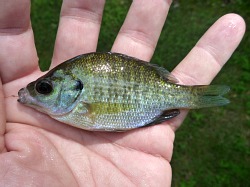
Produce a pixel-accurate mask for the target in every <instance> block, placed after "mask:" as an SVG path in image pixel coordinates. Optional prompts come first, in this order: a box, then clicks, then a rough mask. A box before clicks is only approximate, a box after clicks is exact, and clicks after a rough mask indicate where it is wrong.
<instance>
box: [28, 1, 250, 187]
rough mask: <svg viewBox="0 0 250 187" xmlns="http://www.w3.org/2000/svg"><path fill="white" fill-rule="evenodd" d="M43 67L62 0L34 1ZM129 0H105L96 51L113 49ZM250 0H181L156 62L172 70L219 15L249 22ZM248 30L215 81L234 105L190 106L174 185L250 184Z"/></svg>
mask: <svg viewBox="0 0 250 187" xmlns="http://www.w3.org/2000/svg"><path fill="white" fill-rule="evenodd" d="M32 3H33V4H32V14H31V15H32V24H33V28H34V32H35V40H36V44H37V50H38V54H39V57H40V62H41V63H40V64H41V67H42V69H43V70H44V69H46V68H48V65H49V63H50V59H51V57H52V53H53V46H54V39H55V36H56V30H57V25H58V18H59V12H60V6H61V1H49V0H35V1H32ZM129 6H130V1H115V0H109V1H107V3H106V7H105V12H104V18H103V25H102V28H101V34H100V39H99V44H98V51H109V50H110V48H111V46H112V42H113V41H114V39H115V37H116V34H117V32H118V31H119V29H120V26H121V24H122V22H123V20H124V18H125V16H126V12H127V10H128V9H129ZM249 7H250V2H249V1H243V0H231V1H230V0H224V1H223V0H216V1H215V0H210V1H208V0H205V1H195V0H190V1H185V0H179V1H178V3H175V6H172V8H171V10H170V13H169V16H168V20H167V22H166V24H165V26H164V28H163V31H162V34H161V37H160V40H159V43H158V46H157V48H156V51H155V54H154V56H153V59H152V62H154V63H157V64H160V65H161V66H164V67H165V68H167V69H169V70H172V69H173V68H174V67H175V66H176V65H177V64H178V62H180V61H181V60H182V59H183V58H184V57H185V55H186V54H187V53H188V52H189V51H190V49H191V48H192V47H193V45H194V44H195V43H196V42H197V41H198V39H199V38H200V37H201V36H202V34H203V33H204V32H205V31H206V30H207V29H208V28H209V27H210V25H211V24H212V23H213V22H215V21H216V20H217V19H218V18H219V17H221V16H222V15H224V14H226V13H230V12H235V13H238V14H240V15H241V16H243V18H244V19H245V21H246V23H247V25H249V23H250V9H249ZM249 44H250V34H249V28H248V27H247V34H246V35H245V37H244V39H243V41H242V43H241V44H240V46H239V47H238V49H237V50H236V52H235V53H234V54H233V56H232V57H231V59H230V60H229V62H228V63H227V65H226V66H225V67H224V68H223V70H222V71H221V72H220V74H219V75H218V76H217V77H216V79H215V80H214V81H213V83H223V84H227V85H230V87H231V88H232V91H231V92H230V94H228V97H229V98H230V100H231V104H230V105H228V106H226V107H220V108H212V109H202V110H196V111H192V112H191V113H190V114H189V116H188V117H187V119H186V120H185V122H184V124H183V125H182V127H181V128H180V129H179V130H178V132H177V133H176V141H175V148H174V155H173V159H172V162H171V165H172V167H173V184H172V186H183V187H186V186H203V187H204V186H247V185H248V186H250V183H249V178H248V177H249V176H250V149H249V147H250V122H249V118H250V117H249V115H250V90H249V82H250V47H249Z"/></svg>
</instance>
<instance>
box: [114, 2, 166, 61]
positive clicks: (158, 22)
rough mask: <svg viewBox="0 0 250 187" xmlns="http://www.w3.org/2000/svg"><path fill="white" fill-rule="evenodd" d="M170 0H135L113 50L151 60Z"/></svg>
mask: <svg viewBox="0 0 250 187" xmlns="http://www.w3.org/2000/svg"><path fill="white" fill-rule="evenodd" d="M169 6H170V1H166V0H165V1H163V0H157V1H145V0H144V1H142V0H135V1H133V3H132V5H131V7H130V10H129V12H128V15H127V17H126V20H125V22H124V23H123V25H122V27H121V30H120V32H119V34H118V36H117V38H116V40H115V42H114V45H113V47H112V51H114V52H119V53H124V54H127V55H130V56H134V57H137V58H139V59H142V60H146V61H149V60H150V58H151V57H152V55H153V53H154V50H155V47H156V44H157V41H158V39H159V36H160V33H161V30H162V27H163V25H164V22H165V20H166V17H167V13H168V10H169Z"/></svg>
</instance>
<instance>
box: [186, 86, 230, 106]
mask: <svg viewBox="0 0 250 187" xmlns="http://www.w3.org/2000/svg"><path fill="white" fill-rule="evenodd" d="M229 90H230V88H229V86H225V85H209V86H195V87H194V90H193V91H194V93H195V95H196V99H195V102H194V103H193V104H194V105H193V106H191V107H192V108H205V107H214V106H223V105H226V104H228V103H230V101H229V100H228V99H226V98H224V97H223V95H224V94H226V93H228V92H229Z"/></svg>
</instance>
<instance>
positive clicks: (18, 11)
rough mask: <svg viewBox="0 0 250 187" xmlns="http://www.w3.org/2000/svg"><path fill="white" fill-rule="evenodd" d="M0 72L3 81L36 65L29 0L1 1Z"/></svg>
mask: <svg viewBox="0 0 250 187" xmlns="http://www.w3.org/2000/svg"><path fill="white" fill-rule="evenodd" d="M0 49H1V50H0V75H1V78H2V81H3V83H6V82H9V81H11V80H14V79H16V78H19V77H22V76H24V75H26V74H28V73H30V72H32V71H34V70H35V69H37V68H38V64H37V61H38V59H37V54H36V49H35V45H34V38H33V32H32V29H31V26H30V1H29V0H12V1H8V0H3V1H1V6H0Z"/></svg>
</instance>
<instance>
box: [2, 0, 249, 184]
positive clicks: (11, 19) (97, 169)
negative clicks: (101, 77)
mask: <svg viewBox="0 0 250 187" xmlns="http://www.w3.org/2000/svg"><path fill="white" fill-rule="evenodd" d="M0 2H1V6H0V49H1V50H0V75H1V79H0V80H1V81H0V83H1V82H2V83H1V84H0V151H1V154H0V184H1V185H3V186H118V185H119V186H133V185H134V186H170V184H171V167H170V164H169V162H170V160H171V156H172V150H173V141H174V131H175V130H176V129H177V128H178V127H179V126H180V124H181V122H182V121H183V119H184V118H185V115H186V113H187V112H186V111H182V113H181V115H180V116H178V117H177V118H175V119H173V120H171V121H168V122H167V123H164V124H160V125H156V126H152V127H147V128H141V129H137V130H132V131H128V132H124V133H108V132H88V131H84V130H80V129H76V128H74V127H70V126H67V125H65V124H62V123H60V122H57V121H55V120H53V119H51V118H49V117H48V116H46V115H44V114H42V113H39V112H37V111H35V110H33V109H31V108H28V107H25V106H23V105H21V104H19V103H18V102H17V101H16V100H17V98H15V97H9V96H11V95H17V92H18V90H19V89H20V88H22V87H24V86H26V85H27V83H29V82H31V81H33V80H35V79H36V78H38V77H39V76H41V75H42V73H41V72H40V71H39V68H38V64H37V62H38V58H37V54H36V49H35V45H34V39H33V32H32V28H31V25H30V18H29V14H30V12H29V9H30V2H29V0H18V1H15V0H13V1H7V0H1V1H0ZM169 6H170V3H169V2H167V1H133V3H132V5H131V8H130V10H129V12H128V15H127V18H126V20H125V22H124V24H123V26H122V28H121V30H120V32H119V34H118V36H117V38H116V41H115V43H114V45H113V47H112V51H114V52H119V53H124V54H127V55H130V56H134V57H137V58H140V59H142V60H146V61H149V60H150V58H151V57H152V55H153V52H154V49H155V46H156V43H157V41H158V38H159V35H160V32H161V29H162V26H163V24H164V22H165V19H166V16H167V13H168V9H169ZM10 7H11V8H10ZM103 7H104V0H102V1H99V0H85V1H82V0H71V1H70V0H64V2H63V6H62V11H61V19H60V25H59V30H58V34H57V39H56V43H55V50H54V56H53V60H52V66H55V65H57V64H58V63H61V62H63V61H64V60H67V59H69V58H71V57H73V56H76V55H78V54H83V53H87V52H93V51H95V50H96V46H97V40H98V34H99V29H100V23H101V18H102V11H103ZM244 29H245V25H244V21H243V20H242V18H241V17H239V16H237V15H235V14H228V15H226V16H223V17H222V18H220V19H219V20H218V21H217V22H216V23H215V24H214V25H213V26H212V27H211V28H210V29H209V30H208V31H207V32H206V34H205V35H204V36H203V37H202V38H201V39H200V41H199V42H198V43H197V45H196V46H195V47H194V48H193V49H192V51H191V52H190V53H189V54H188V55H187V57H186V58H185V59H184V60H183V61H182V62H181V63H180V64H179V65H178V66H177V67H176V68H175V70H174V71H173V74H174V75H175V76H176V77H177V78H178V79H179V82H180V83H182V84H209V83H210V81H211V80H212V79H213V78H214V77H215V75H216V74H217V73H218V72H219V71H220V69H221V68H222V66H223V65H224V63H225V62H226V61H227V60H228V58H229V57H230V56H231V54H232V52H233V51H234V50H235V48H236V47H237V45H238V44H239V42H240V40H241V38H242V36H243V34H244Z"/></svg>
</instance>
